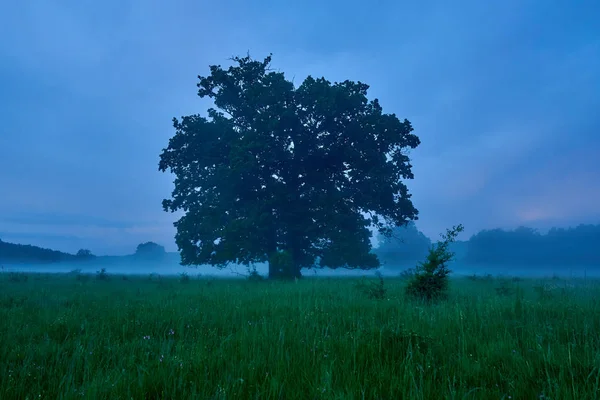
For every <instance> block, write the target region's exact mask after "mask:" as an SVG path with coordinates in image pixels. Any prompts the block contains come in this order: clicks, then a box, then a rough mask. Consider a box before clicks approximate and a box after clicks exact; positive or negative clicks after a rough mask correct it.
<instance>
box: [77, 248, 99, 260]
mask: <svg viewBox="0 0 600 400" xmlns="http://www.w3.org/2000/svg"><path fill="white" fill-rule="evenodd" d="M75 257H77V258H79V259H82V260H90V259H94V258H96V256H95V255H93V254H92V251H91V250H88V249H79V251H77V253H76V254H75Z"/></svg>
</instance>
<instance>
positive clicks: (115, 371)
mask: <svg viewBox="0 0 600 400" xmlns="http://www.w3.org/2000/svg"><path fill="white" fill-rule="evenodd" d="M22 278H23V277H22V276H21V277H18V276H15V275H12V276H9V274H1V275H0V399H39V398H44V399H71V398H77V399H81V398H85V399H159V398H161V399H162V398H164V399H167V398H168V399H188V398H190V399H191V398H194V399H234V398H235V399H363V398H364V399H444V398H448V399H486V400H487V399H509V398H512V399H578V400H583V399H597V398H599V396H600V391H599V388H600V370H599V367H600V304H599V301H598V294H599V293H600V284H599V283H598V282H595V281H590V280H588V281H580V282H574V281H573V282H569V284H567V282H566V281H559V280H548V281H546V282H543V283H539V282H534V281H528V280H525V281H522V282H512V281H506V282H504V283H501V282H499V281H498V279H483V280H469V279H455V280H453V281H452V284H451V294H450V297H449V299H448V300H446V301H444V302H442V303H439V304H436V305H425V304H419V303H417V302H414V301H410V300H408V299H406V298H405V297H404V286H405V282H403V281H402V280H400V279H387V280H386V281H385V285H386V288H387V293H386V298H385V299H383V300H376V299H370V298H369V297H368V296H366V295H365V294H363V293H362V292H361V291H360V290H359V289H358V288H357V287H356V281H357V280H356V279H333V278H331V279H329V278H320V279H317V278H313V279H305V280H301V281H300V282H298V283H272V282H246V281H231V280H230V281H228V280H209V279H196V278H191V279H190V280H189V281H188V282H181V281H180V279H181V278H179V277H175V278H172V279H158V280H157V277H156V276H155V277H153V278H152V279H149V278H148V277H138V278H130V279H129V280H123V279H122V278H121V277H116V276H110V279H109V280H106V281H104V280H102V281H101V280H96V279H95V278H94V277H92V278H91V279H90V280H88V281H83V280H80V279H76V277H75V276H73V275H33V274H31V275H29V276H28V278H29V279H27V280H25V279H22ZM571 283H574V286H571ZM544 285H546V286H544ZM502 286H504V287H506V288H508V290H499V291H496V288H498V287H502ZM534 286H538V287H537V288H535V287H534Z"/></svg>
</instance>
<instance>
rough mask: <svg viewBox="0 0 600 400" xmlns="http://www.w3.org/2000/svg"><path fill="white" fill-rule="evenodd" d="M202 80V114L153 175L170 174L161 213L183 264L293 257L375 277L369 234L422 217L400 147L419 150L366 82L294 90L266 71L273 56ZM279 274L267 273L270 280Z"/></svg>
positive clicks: (189, 122)
mask: <svg viewBox="0 0 600 400" xmlns="http://www.w3.org/2000/svg"><path fill="white" fill-rule="evenodd" d="M232 61H233V65H232V66H231V67H229V68H228V69H223V68H222V67H221V66H219V65H213V66H210V75H209V76H199V77H198V78H199V83H198V88H199V90H198V95H199V96H200V97H201V98H205V97H206V98H209V99H211V100H213V102H214V105H215V107H216V108H209V109H208V112H207V114H208V115H207V116H206V117H205V116H200V115H198V114H196V115H189V116H185V117H182V118H181V120H178V119H177V118H174V119H173V126H174V128H175V135H174V136H173V137H172V138H171V139H170V140H169V144H168V147H167V148H165V149H163V151H162V153H161V155H160V163H159V169H160V170H161V171H163V172H165V171H167V170H168V171H170V172H172V173H174V175H175V181H174V184H175V188H174V190H173V192H172V195H171V198H170V199H165V200H164V201H163V208H164V209H165V211H171V212H175V211H178V210H182V211H183V212H184V215H183V216H182V217H181V218H180V219H179V220H178V221H177V222H175V226H176V228H177V233H176V237H175V239H176V243H177V246H178V247H179V250H180V253H181V261H182V264H184V265H194V264H212V265H214V266H218V267H223V266H225V265H226V264H228V263H230V262H238V263H243V264H250V263H254V262H264V261H268V260H269V259H270V258H272V257H273V255H274V254H276V253H278V252H285V253H286V254H288V255H289V257H291V260H292V264H293V267H292V269H291V270H290V271H288V272H286V273H285V275H288V277H291V276H300V270H301V269H302V268H311V267H313V266H316V267H330V268H339V267H344V268H364V269H368V268H375V267H377V266H379V260H378V259H377V256H376V255H375V254H373V253H372V252H371V242H370V237H371V236H372V232H371V231H370V230H369V229H368V228H369V227H373V228H374V229H376V230H377V231H379V232H380V233H381V234H383V235H385V236H389V235H390V234H391V228H393V227H396V226H401V225H404V224H406V223H407V222H408V221H410V220H415V219H417V215H418V212H417V210H416V208H415V207H414V206H413V204H412V201H411V195H410V194H409V192H408V189H407V187H406V186H405V184H404V183H403V180H406V179H413V173H412V171H411V168H412V165H411V164H410V160H409V157H408V154H407V150H409V149H414V148H416V147H417V146H418V145H419V143H420V142H419V139H418V137H417V136H415V135H414V134H413V133H412V131H413V128H412V126H411V124H410V122H409V121H408V120H406V119H405V120H403V121H401V120H399V119H398V118H397V117H396V115H395V114H386V113H384V112H383V110H382V107H381V105H380V104H379V101H378V100H377V99H375V100H372V101H369V100H368V99H367V90H368V88H369V86H368V85H366V84H364V83H361V82H352V81H348V80H346V81H344V82H340V83H333V84H332V83H331V82H329V81H328V80H326V79H325V78H319V79H315V78H313V77H311V76H309V77H308V78H306V79H305V80H304V82H303V83H302V84H301V85H300V86H299V87H295V86H294V84H293V83H292V82H291V81H289V80H286V79H285V76H284V74H283V73H281V72H275V71H272V70H271V69H270V67H269V66H270V62H271V56H269V57H267V58H265V59H264V60H263V61H257V60H253V59H251V58H250V56H247V57H244V58H239V57H235V58H233V59H232ZM281 274H283V271H281V270H278V269H275V268H272V265H270V269H269V275H270V276H271V277H276V276H278V275H281Z"/></svg>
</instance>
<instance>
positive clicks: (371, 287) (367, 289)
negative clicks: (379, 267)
mask: <svg viewBox="0 0 600 400" xmlns="http://www.w3.org/2000/svg"><path fill="white" fill-rule="evenodd" d="M375 276H377V281H375V282H370V283H366V281H365V280H364V279H363V280H361V281H358V282H357V283H356V289H358V290H359V291H361V292H362V293H363V294H365V295H366V296H367V297H368V298H370V299H377V300H382V299H384V298H385V295H386V293H387V289H386V288H385V282H384V281H383V275H382V274H381V272H379V271H377V272H375Z"/></svg>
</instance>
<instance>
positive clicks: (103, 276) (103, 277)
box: [96, 268, 109, 281]
mask: <svg viewBox="0 0 600 400" xmlns="http://www.w3.org/2000/svg"><path fill="white" fill-rule="evenodd" d="M96 280H99V281H107V280H109V276H108V273H107V272H106V268H102V269H101V270H100V271H96Z"/></svg>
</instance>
